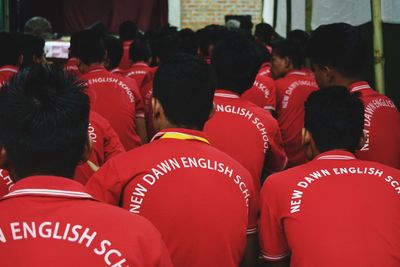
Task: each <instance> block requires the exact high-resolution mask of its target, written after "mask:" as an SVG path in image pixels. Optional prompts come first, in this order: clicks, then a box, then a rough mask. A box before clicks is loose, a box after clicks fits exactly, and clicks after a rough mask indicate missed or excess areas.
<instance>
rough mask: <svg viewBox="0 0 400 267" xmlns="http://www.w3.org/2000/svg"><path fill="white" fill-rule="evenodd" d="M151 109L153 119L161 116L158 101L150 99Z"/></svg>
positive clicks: (160, 106)
mask: <svg viewBox="0 0 400 267" xmlns="http://www.w3.org/2000/svg"><path fill="white" fill-rule="evenodd" d="M151 108H152V110H153V119H158V118H159V117H160V116H161V113H162V112H163V110H162V109H163V108H162V105H161V103H160V101H159V100H158V99H157V98H154V97H153V98H152V99H151Z"/></svg>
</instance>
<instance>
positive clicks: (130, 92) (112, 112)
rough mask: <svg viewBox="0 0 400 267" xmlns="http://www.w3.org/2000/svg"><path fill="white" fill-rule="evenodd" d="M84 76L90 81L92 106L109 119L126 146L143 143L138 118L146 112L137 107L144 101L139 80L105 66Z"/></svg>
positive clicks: (91, 69) (90, 70)
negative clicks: (139, 90)
mask: <svg viewBox="0 0 400 267" xmlns="http://www.w3.org/2000/svg"><path fill="white" fill-rule="evenodd" d="M82 79H83V80H85V81H87V85H88V90H87V92H88V95H89V97H90V104H91V108H92V109H93V110H94V111H96V112H97V113H99V114H100V115H102V116H103V117H104V118H105V119H107V120H108V122H109V123H110V124H111V126H112V127H113V129H114V130H115V131H116V132H117V134H118V136H119V138H120V140H121V142H122V144H123V145H124V147H125V149H126V150H130V149H132V148H135V147H138V146H140V145H141V141H140V137H139V136H138V134H137V133H136V123H135V119H136V117H144V113H143V111H138V110H137V107H139V106H142V105H140V103H141V97H140V94H139V93H138V91H137V87H136V84H135V83H134V82H133V81H131V80H130V79H128V78H125V77H121V76H119V75H116V74H112V73H110V72H109V71H107V70H106V69H105V68H104V67H103V66H96V67H92V68H90V69H89V71H88V72H87V73H85V74H84V75H82ZM135 88H136V90H135ZM135 92H136V93H135ZM142 107H143V106H142Z"/></svg>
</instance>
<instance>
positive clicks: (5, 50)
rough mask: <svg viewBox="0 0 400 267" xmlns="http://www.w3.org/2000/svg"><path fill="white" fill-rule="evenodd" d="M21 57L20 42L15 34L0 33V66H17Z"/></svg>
mask: <svg viewBox="0 0 400 267" xmlns="http://www.w3.org/2000/svg"><path fill="white" fill-rule="evenodd" d="M21 55H22V48H21V42H20V38H19V37H18V36H17V34H16V33H8V32H0V66H5V65H12V66H17V65H18V59H19V57H20V56H21Z"/></svg>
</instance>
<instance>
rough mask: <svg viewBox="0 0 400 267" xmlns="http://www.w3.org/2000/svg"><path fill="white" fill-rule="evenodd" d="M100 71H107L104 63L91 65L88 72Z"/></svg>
mask: <svg viewBox="0 0 400 267" xmlns="http://www.w3.org/2000/svg"><path fill="white" fill-rule="evenodd" d="M100 71H106V68H105V67H104V66H103V65H95V66H91V67H89V69H88V71H87V73H93V72H100Z"/></svg>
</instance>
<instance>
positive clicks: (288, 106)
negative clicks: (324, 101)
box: [275, 70, 318, 167]
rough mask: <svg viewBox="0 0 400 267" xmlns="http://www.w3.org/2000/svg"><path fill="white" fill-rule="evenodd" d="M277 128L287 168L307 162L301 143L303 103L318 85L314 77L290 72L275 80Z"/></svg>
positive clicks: (303, 73) (298, 72)
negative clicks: (286, 157) (283, 148)
mask: <svg viewBox="0 0 400 267" xmlns="http://www.w3.org/2000/svg"><path fill="white" fill-rule="evenodd" d="M275 85H276V93H277V110H276V111H277V113H278V122H279V127H280V129H281V133H282V139H283V143H284V147H285V151H286V154H287V156H288V158H289V162H288V167H293V166H296V165H299V164H303V163H305V162H307V159H306V156H305V154H304V150H303V145H302V143H301V142H302V141H301V131H302V129H303V127H304V102H305V101H306V100H307V98H308V96H309V95H310V94H311V93H312V92H313V91H315V90H318V85H317V83H316V82H315V79H314V77H312V76H310V75H308V74H306V73H305V72H303V71H298V70H297V71H291V72H289V73H288V74H286V76H285V77H283V78H280V79H277V80H275Z"/></svg>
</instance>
